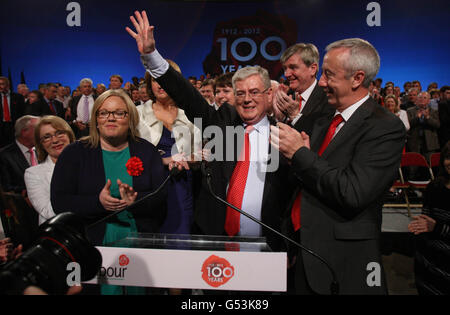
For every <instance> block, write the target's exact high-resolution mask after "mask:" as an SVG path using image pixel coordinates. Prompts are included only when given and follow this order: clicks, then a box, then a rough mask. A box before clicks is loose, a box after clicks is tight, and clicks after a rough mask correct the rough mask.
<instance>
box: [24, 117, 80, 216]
mask: <svg viewBox="0 0 450 315" xmlns="http://www.w3.org/2000/svg"><path fill="white" fill-rule="evenodd" d="M74 141H75V135H74V133H73V131H72V128H70V126H69V125H68V124H67V122H66V121H65V120H64V119H62V118H60V117H57V116H45V117H43V118H42V119H41V120H40V122H39V123H38V124H37V126H36V128H35V130H34V142H35V144H36V152H37V157H38V160H39V162H41V164H39V165H36V166H32V167H30V168H28V169H27V170H26V171H25V176H24V179H25V185H26V188H27V193H28V198H29V200H30V202H31V204H32V205H33V208H34V209H35V210H36V211H37V213H38V214H39V225H40V224H42V223H44V222H45V221H47V220H48V219H51V218H52V217H54V216H55V212H54V211H53V208H52V204H51V202H50V182H51V180H52V175H53V169H54V168H55V163H56V161H57V160H58V157H59V155H60V154H61V152H62V151H63V150H64V148H65V147H66V146H67V145H69V144H70V143H72V142H74Z"/></svg>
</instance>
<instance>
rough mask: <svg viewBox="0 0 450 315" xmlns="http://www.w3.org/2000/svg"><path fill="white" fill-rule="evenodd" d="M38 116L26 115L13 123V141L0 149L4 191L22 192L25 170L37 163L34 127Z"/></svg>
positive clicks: (0, 168)
mask: <svg viewBox="0 0 450 315" xmlns="http://www.w3.org/2000/svg"><path fill="white" fill-rule="evenodd" d="M38 122H39V117H36V116H31V115H26V116H23V117H21V118H19V119H18V120H17V122H16V124H15V141H14V142H13V143H11V144H9V145H7V146H6V147H4V148H2V149H1V150H0V162H1V163H0V170H1V171H0V182H1V185H2V187H3V190H4V191H13V192H16V193H23V195H24V196H25V193H24V191H25V182H24V179H23V176H24V173H25V170H26V169H27V168H28V167H30V166H34V165H37V164H38V160H37V157H36V152H35V149H34V145H35V141H34V127H35V126H36V125H37V124H38Z"/></svg>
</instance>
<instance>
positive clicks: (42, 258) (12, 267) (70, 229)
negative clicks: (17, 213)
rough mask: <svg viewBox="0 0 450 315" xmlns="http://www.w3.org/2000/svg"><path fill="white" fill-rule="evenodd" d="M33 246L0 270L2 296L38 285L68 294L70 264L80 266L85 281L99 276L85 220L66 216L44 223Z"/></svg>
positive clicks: (96, 253)
mask: <svg viewBox="0 0 450 315" xmlns="http://www.w3.org/2000/svg"><path fill="white" fill-rule="evenodd" d="M38 235H39V237H38V239H37V240H36V242H35V243H34V244H33V246H32V247H31V248H30V249H28V250H27V251H26V252H25V253H23V254H22V255H21V256H20V257H19V258H18V259H16V260H14V261H12V262H10V263H8V264H6V265H5V266H4V267H3V268H2V269H1V270H0V294H17V295H18V294H22V293H23V291H24V290H25V289H26V288H27V287H28V286H36V287H38V288H40V289H42V290H44V291H45V292H46V293H48V294H66V292H67V290H68V289H69V285H68V276H69V273H70V270H68V266H69V264H70V263H77V264H78V266H79V267H80V268H79V270H80V279H81V281H87V280H90V279H92V278H94V277H95V275H96V274H97V272H98V271H99V269H100V267H101V265H102V256H101V254H100V252H99V251H98V250H97V249H96V248H95V247H94V246H92V245H91V244H90V242H89V241H88V239H87V236H86V228H85V225H84V223H83V221H82V219H81V218H80V217H78V216H76V215H75V214H73V213H62V214H59V215H58V216H56V217H54V218H52V219H50V220H49V221H47V222H45V223H44V224H42V225H41V226H40V228H39V234H38Z"/></svg>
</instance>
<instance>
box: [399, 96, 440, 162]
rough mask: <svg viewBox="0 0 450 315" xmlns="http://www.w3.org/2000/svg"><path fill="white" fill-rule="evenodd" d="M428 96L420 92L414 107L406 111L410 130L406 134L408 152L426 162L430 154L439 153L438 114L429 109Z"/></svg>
mask: <svg viewBox="0 0 450 315" xmlns="http://www.w3.org/2000/svg"><path fill="white" fill-rule="evenodd" d="M429 102H430V94H428V92H421V93H420V94H419V95H418V97H417V102H416V104H417V105H416V106H415V107H412V108H410V109H408V111H407V114H408V120H409V124H410V126H411V128H410V129H409V133H408V140H407V144H408V150H409V151H410V152H417V153H420V154H422V155H423V156H425V158H426V159H427V160H428V159H429V157H430V154H431V153H434V152H438V151H439V148H440V146H439V141H438V136H437V130H438V129H439V126H440V123H439V114H438V112H437V111H435V110H434V109H431V108H430V107H429V105H428V104H429Z"/></svg>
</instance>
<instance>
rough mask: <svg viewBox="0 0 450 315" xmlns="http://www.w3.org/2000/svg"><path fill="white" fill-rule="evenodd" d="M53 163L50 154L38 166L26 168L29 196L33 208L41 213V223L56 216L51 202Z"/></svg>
mask: <svg viewBox="0 0 450 315" xmlns="http://www.w3.org/2000/svg"><path fill="white" fill-rule="evenodd" d="M54 168H55V163H53V161H52V159H51V158H50V156H47V159H46V160H45V161H44V162H43V163H41V164H39V165H36V166H32V167H29V168H27V169H26V170H25V177H24V179H25V185H26V187H27V193H28V198H29V199H30V202H31V204H32V205H33V208H34V209H35V210H36V211H37V213H38V214H39V225H41V224H42V223H44V222H45V221H47V220H48V219H50V218H53V217H54V216H55V212H54V211H53V207H52V203H51V202H50V183H51V181H52V175H53V170H54Z"/></svg>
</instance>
